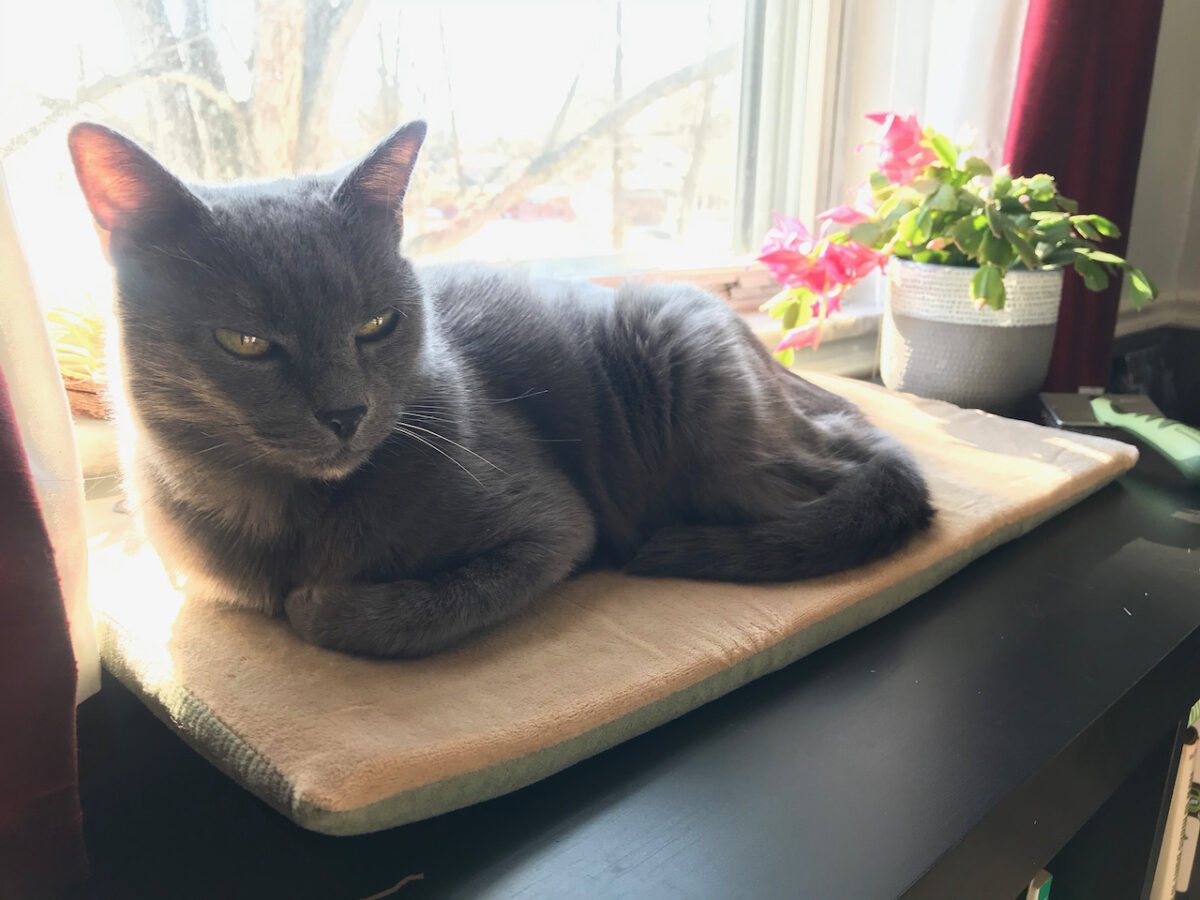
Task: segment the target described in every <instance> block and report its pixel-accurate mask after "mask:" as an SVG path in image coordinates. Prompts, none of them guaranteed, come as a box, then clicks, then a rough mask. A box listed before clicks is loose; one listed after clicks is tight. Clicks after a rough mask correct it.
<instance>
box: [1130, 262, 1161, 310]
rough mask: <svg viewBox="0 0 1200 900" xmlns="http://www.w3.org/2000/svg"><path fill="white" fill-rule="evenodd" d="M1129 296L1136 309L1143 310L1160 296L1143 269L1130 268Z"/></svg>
mask: <svg viewBox="0 0 1200 900" xmlns="http://www.w3.org/2000/svg"><path fill="white" fill-rule="evenodd" d="M1129 296H1130V298H1131V299H1132V300H1133V307H1134V309H1141V308H1142V307H1143V306H1145V305H1146V304H1147V303H1149V302H1150V301H1151V300H1153V299H1154V298H1155V297H1157V296H1158V287H1157V285H1155V283H1154V282H1153V281H1151V280H1150V278H1149V276H1148V275H1146V273H1145V272H1143V271H1142V270H1141V269H1135V268H1133V266H1130V267H1129Z"/></svg>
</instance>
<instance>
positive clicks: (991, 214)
mask: <svg viewBox="0 0 1200 900" xmlns="http://www.w3.org/2000/svg"><path fill="white" fill-rule="evenodd" d="M983 214H984V215H985V216H986V217H987V223H988V227H989V228H991V229H992V234H994V235H995V236H996V237H1003V236H1004V223H1003V222H1002V221H1001V218H1000V209H999V207H997V206H996V205H995V204H994V203H989V204H988V205H987V206H985V207H984V208H983Z"/></svg>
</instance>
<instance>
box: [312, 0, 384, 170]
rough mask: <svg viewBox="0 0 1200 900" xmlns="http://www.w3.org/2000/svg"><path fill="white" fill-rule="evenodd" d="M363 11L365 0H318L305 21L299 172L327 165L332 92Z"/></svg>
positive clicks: (360, 22) (335, 86)
mask: <svg viewBox="0 0 1200 900" xmlns="http://www.w3.org/2000/svg"><path fill="white" fill-rule="evenodd" d="M366 11H367V0H342V2H341V3H339V4H338V5H337V6H330V5H329V4H328V3H326V2H324V0H317V3H316V5H315V6H314V8H312V9H311V10H310V11H309V14H308V18H307V19H306V20H305V28H304V55H303V58H304V83H303V88H302V90H301V100H300V131H299V135H298V136H297V138H296V152H295V161H296V165H297V167H298V168H299V169H300V170H302V171H313V170H316V169H320V168H323V167H325V166H327V165H329V156H330V153H331V150H332V144H333V141H332V139H331V134H330V124H329V113H330V110H331V108H332V107H333V94H334V90H335V89H336V88H337V82H338V78H339V77H340V76H341V74H342V66H343V64H344V63H345V62H346V53H347V51H348V50H349V49H350V42H351V40H352V39H353V38H354V34H355V32H356V31H357V30H358V26H359V25H360V24H362V20H363V14H364V13H366ZM397 124H399V123H397Z"/></svg>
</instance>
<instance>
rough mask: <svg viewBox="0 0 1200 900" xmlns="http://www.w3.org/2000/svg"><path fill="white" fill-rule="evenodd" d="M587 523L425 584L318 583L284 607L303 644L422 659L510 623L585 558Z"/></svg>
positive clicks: (508, 547) (511, 546)
mask: <svg viewBox="0 0 1200 900" xmlns="http://www.w3.org/2000/svg"><path fill="white" fill-rule="evenodd" d="M591 546H592V531H591V524H590V522H588V523H587V524H586V527H580V528H577V529H573V530H569V531H567V532H566V533H563V532H561V531H560V532H558V533H556V534H555V535H554V538H553V539H550V538H549V537H548V536H547V535H542V536H540V537H536V538H522V539H517V540H512V541H510V542H508V543H506V544H503V545H501V546H499V547H495V548H493V549H491V550H488V551H486V552H484V553H482V554H479V555H477V556H475V557H474V558H473V559H472V560H471V561H470V562H468V563H466V564H465V565H463V566H461V567H459V568H456V569H451V570H448V571H446V572H444V573H441V574H439V575H436V576H434V577H433V578H430V579H428V580H415V579H414V580H403V581H393V582H387V583H383V584H357V583H352V584H318V585H306V586H303V587H298V588H296V589H294V590H293V591H292V592H291V593H290V594H289V595H288V597H287V600H286V601H285V603H284V607H285V609H286V612H287V618H288V621H289V622H290V623H291V625H292V628H293V629H295V630H296V632H297V633H298V634H299V635H300V636H301V637H302V638H304V639H305V640H307V641H309V642H310V643H314V644H319V645H320V646H322V647H328V648H330V649H334V650H343V651H347V652H350V653H361V654H364V655H368V656H383V657H413V656H425V655H427V654H430V653H434V652H436V651H438V650H441V649H443V648H445V647H448V646H450V645H452V644H455V643H457V642H458V641H460V640H462V639H463V638H466V637H468V636H470V635H471V634H474V633H475V632H478V631H481V630H482V629H484V628H487V627H489V626H491V625H495V624H496V623H499V622H502V621H504V620H505V619H508V618H510V617H511V616H513V615H514V614H516V613H517V612H518V611H520V610H521V609H522V608H524V607H526V606H528V605H529V604H530V603H531V602H532V601H534V600H535V599H537V598H538V597H539V596H541V595H543V594H545V593H546V592H547V591H548V590H549V589H550V588H552V587H553V586H554V585H555V584H557V583H558V582H560V581H562V580H563V579H564V578H566V577H567V576H568V575H570V574H571V572H572V570H573V569H574V568H575V567H576V566H577V565H578V564H579V563H580V562H581V561H582V560H583V559H585V558H586V557H587V555H588V553H589V552H590V550H591Z"/></svg>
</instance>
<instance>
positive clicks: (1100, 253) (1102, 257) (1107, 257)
mask: <svg viewBox="0 0 1200 900" xmlns="http://www.w3.org/2000/svg"><path fill="white" fill-rule="evenodd" d="M1088 259H1090V260H1091V261H1092V262H1098V263H1110V264H1112V265H1114V266H1123V265H1125V260H1123V259H1121V257H1119V256H1117V255H1116V254H1115V253H1108V252H1107V251H1104V250H1092V251H1091V252H1089V253H1088Z"/></svg>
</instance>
